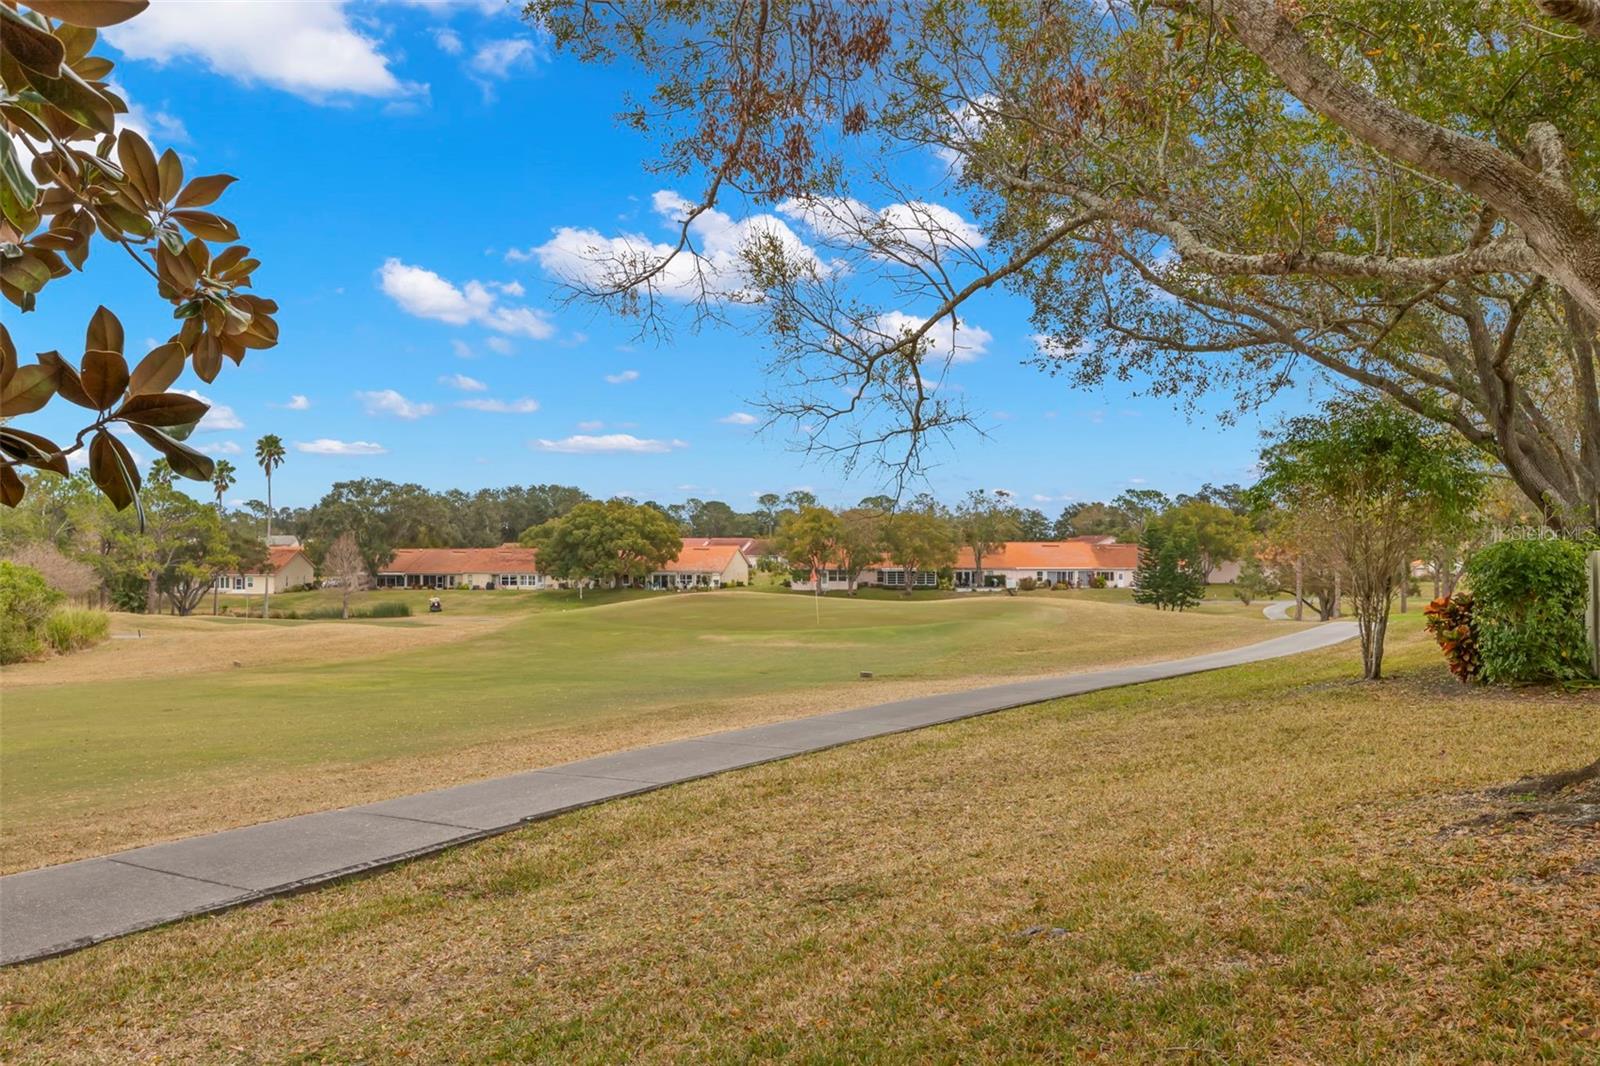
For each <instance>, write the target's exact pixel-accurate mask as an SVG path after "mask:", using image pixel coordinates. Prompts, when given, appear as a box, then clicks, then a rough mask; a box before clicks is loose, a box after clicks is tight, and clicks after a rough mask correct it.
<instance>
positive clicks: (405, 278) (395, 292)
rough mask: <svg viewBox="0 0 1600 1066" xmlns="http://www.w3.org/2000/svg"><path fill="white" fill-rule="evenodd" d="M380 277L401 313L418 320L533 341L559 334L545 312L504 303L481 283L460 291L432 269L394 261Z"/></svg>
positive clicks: (390, 262) (471, 284)
mask: <svg viewBox="0 0 1600 1066" xmlns="http://www.w3.org/2000/svg"><path fill="white" fill-rule="evenodd" d="M378 277H379V285H380V287H381V288H382V289H383V291H384V293H385V294H386V295H387V296H388V297H389V298H390V299H391V300H393V301H394V302H395V303H397V304H399V305H400V309H401V310H402V311H405V312H406V313H407V314H411V315H415V316H417V317H418V318H432V319H437V320H438V321H440V322H448V323H450V324H451V325H452V326H465V325H467V324H468V323H472V322H476V323H477V324H479V325H481V326H486V327H488V328H489V329H492V330H494V331H495V332H496V333H515V334H520V335H522V336H525V337H532V338H533V339H534V340H544V339H545V338H547V337H549V336H551V335H552V334H554V333H555V331H556V328H555V326H554V325H553V324H551V322H550V320H549V318H548V317H547V316H546V315H545V313H544V312H543V311H535V310H533V309H532V308H529V307H509V306H506V305H504V304H501V303H500V302H499V301H498V299H497V297H496V296H495V294H494V292H493V291H491V288H490V286H489V285H486V284H484V283H483V282H481V281H469V282H467V283H466V284H465V285H462V286H460V287H459V288H458V287H457V286H455V285H454V284H452V283H451V282H449V281H447V280H445V279H444V278H442V277H440V276H439V275H438V274H435V273H434V272H433V271H431V270H427V269H425V268H423V267H419V266H410V265H408V264H406V263H402V262H401V261H400V260H398V259H394V258H390V259H387V260H385V261H384V264H383V267H382V268H381V269H380V270H379V272H378ZM519 288H520V286H519ZM457 354H460V352H459V351H458V352H457Z"/></svg>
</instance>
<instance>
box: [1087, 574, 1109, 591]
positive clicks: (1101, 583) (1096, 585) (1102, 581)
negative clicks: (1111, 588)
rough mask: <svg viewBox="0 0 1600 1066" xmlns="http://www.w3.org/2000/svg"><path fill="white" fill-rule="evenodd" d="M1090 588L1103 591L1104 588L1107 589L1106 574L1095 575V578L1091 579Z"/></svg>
mask: <svg viewBox="0 0 1600 1066" xmlns="http://www.w3.org/2000/svg"><path fill="white" fill-rule="evenodd" d="M1089 587H1090V588H1092V589H1103V588H1105V587H1106V576H1105V575H1104V574H1096V575H1094V577H1091V578H1090V579H1089Z"/></svg>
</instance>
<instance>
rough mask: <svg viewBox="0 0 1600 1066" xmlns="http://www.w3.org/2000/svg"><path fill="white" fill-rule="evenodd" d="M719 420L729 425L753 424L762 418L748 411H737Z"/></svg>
mask: <svg viewBox="0 0 1600 1066" xmlns="http://www.w3.org/2000/svg"><path fill="white" fill-rule="evenodd" d="M717 421H718V422H721V423H723V424H724V425H729V426H753V425H755V424H756V423H757V422H759V421H761V419H759V418H757V417H756V416H755V415H753V414H751V413H750V412H748V411H735V412H733V414H731V415H723V416H722V417H721V418H719V419H717Z"/></svg>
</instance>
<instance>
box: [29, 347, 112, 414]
mask: <svg viewBox="0 0 1600 1066" xmlns="http://www.w3.org/2000/svg"><path fill="white" fill-rule="evenodd" d="M39 362H41V363H43V364H44V365H45V366H51V367H54V368H55V371H56V391H57V392H59V393H60V394H61V395H62V397H63V398H65V399H67V400H69V401H71V402H72V403H75V404H77V405H78V406H79V407H87V408H88V409H89V410H91V411H98V410H100V406H99V405H98V404H96V403H95V402H94V400H92V399H90V398H89V394H88V393H87V392H85V391H84V389H83V379H82V378H80V377H79V376H78V368H77V367H75V366H73V365H72V364H71V363H69V362H67V361H66V360H65V359H63V358H61V353H60V352H55V351H50V352H40V353H39Z"/></svg>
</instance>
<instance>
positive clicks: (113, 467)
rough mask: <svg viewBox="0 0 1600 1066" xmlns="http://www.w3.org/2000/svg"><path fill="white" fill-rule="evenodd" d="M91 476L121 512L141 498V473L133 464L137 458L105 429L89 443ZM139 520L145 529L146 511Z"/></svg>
mask: <svg viewBox="0 0 1600 1066" xmlns="http://www.w3.org/2000/svg"><path fill="white" fill-rule="evenodd" d="M89 477H90V478H92V479H93V480H94V483H95V485H96V486H98V487H99V489H100V491H101V492H103V493H105V496H106V499H108V500H110V501H111V503H112V505H113V506H115V507H116V509H117V510H119V511H121V510H124V509H125V508H126V507H127V506H128V505H129V504H130V503H133V502H134V501H135V500H136V499H138V497H139V470H138V468H137V467H136V466H134V464H133V456H131V455H129V454H128V449H127V448H125V447H123V444H122V442H121V441H120V440H118V439H117V438H115V437H113V436H112V435H111V434H110V433H107V432H106V431H105V430H103V429H102V430H101V431H100V432H98V433H96V434H95V435H94V439H93V440H91V441H90V442H89ZM139 518H140V522H139V526H140V529H143V528H144V514H143V511H142V510H141V512H140V516H139Z"/></svg>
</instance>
